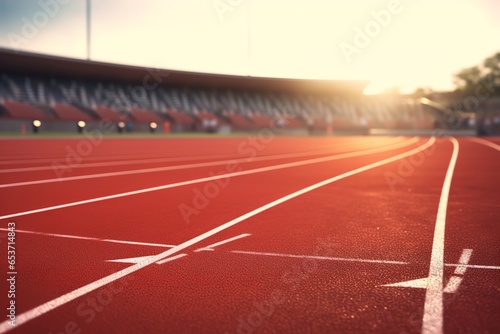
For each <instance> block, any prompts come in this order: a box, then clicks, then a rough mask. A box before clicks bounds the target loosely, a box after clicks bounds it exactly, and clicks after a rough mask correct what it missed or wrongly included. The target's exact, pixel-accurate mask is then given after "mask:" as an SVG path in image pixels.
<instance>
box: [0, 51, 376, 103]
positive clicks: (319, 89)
mask: <svg viewBox="0 0 500 334" xmlns="http://www.w3.org/2000/svg"><path fill="white" fill-rule="evenodd" d="M0 71H2V72H10V73H20V74H32V75H40V76H53V77H70V78H81V79H92V80H106V81H108V80H109V81H111V80H112V81H115V80H120V81H128V82H142V80H143V78H144V76H145V75H146V74H147V73H148V72H147V71H148V68H146V67H139V66H129V65H120V64H111V63H104V62H97V61H88V60H82V59H72V58H64V57H57V56H49V55H42V54H35V53H28V52H22V51H14V50H10V49H3V48H0ZM158 73H159V74H161V75H162V79H163V82H162V84H170V85H185V86H191V87H193V86H199V87H212V88H232V89H245V90H259V91H261V90H271V91H282V92H303V93H304V92H307V93H319V94H329V93H336V94H339V93H342V94H355V95H356V94H361V92H362V90H363V88H364V87H365V86H366V84H367V82H366V81H343V80H338V81H335V80H334V81H332V80H305V79H281V78H262V77H249V76H234V75H220V74H207V73H195V72H183V71H174V70H166V69H162V70H159V71H158Z"/></svg>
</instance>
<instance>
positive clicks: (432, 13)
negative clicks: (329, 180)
mask: <svg viewBox="0 0 500 334" xmlns="http://www.w3.org/2000/svg"><path fill="white" fill-rule="evenodd" d="M0 32H1V34H0V47H1V48H2V54H1V55H0V57H2V58H0V59H2V68H1V69H2V73H3V76H2V84H1V86H2V87H3V88H1V89H0V92H1V96H0V98H2V101H3V103H2V105H3V109H2V110H3V113H2V115H3V116H4V117H5V118H9V117H12V116H14V118H15V117H18V118H19V117H20V116H21V115H23V114H22V113H17V114H16V112H15V111H12V110H14V109H16V108H17V109H18V108H20V107H26V105H20V104H17V105H16V106H14V105H13V104H12V103H14V102H16V103H27V107H33V106H34V107H35V109H41V113H42V115H45V116H47V119H51V118H53V119H54V120H60V119H64V118H68V117H69V116H68V115H69V114H70V113H71V112H70V111H68V110H69V109H71V108H73V109H75V108H76V109H77V110H76V111H75V110H73V114H75V115H72V116H71V117H69V118H71V119H78V120H81V121H87V123H93V122H94V123H95V121H97V122H98V121H99V120H102V119H103V118H106V117H107V118H109V117H111V116H110V115H114V116H113V117H111V119H112V120H113V121H114V122H121V121H123V122H124V123H125V124H127V123H138V124H139V123H141V122H143V121H144V122H145V123H148V124H149V125H150V123H152V122H155V123H157V125H156V126H157V127H156V128H158V127H159V125H161V124H162V123H163V122H164V121H167V122H169V123H170V129H171V130H173V131H177V130H178V131H186V130H200V129H203V130H205V129H206V128H210V130H211V131H212V132H218V131H219V130H221V129H222V128H223V129H224V130H223V131H226V132H227V131H235V130H249V129H255V128H259V127H260V126H262V125H263V124H267V122H268V120H267V119H263V120H260V121H259V120H257V121H256V120H255V117H256V116H258V117H260V116H263V117H264V118H266V117H267V118H273V117H275V116H276V118H277V119H279V120H280V122H279V123H284V125H285V126H284V127H286V125H288V123H289V122H288V121H287V119H294V120H298V122H299V123H298V124H294V125H293V126H295V127H297V128H303V130H308V131H309V132H315V131H316V130H320V128H321V129H324V131H326V129H327V128H329V126H330V125H331V126H332V128H335V127H337V129H339V130H347V129H349V130H353V129H357V130H359V129H360V128H363V129H364V130H363V131H364V132H366V131H367V129H368V128H370V129H371V128H376V129H379V128H417V129H420V128H424V129H426V130H429V129H433V128H436V127H444V128H455V129H462V130H464V129H465V128H467V129H469V130H473V131H475V132H477V133H480V134H488V133H495V131H497V130H496V128H497V125H498V126H500V118H499V117H498V116H497V109H498V105H499V102H498V101H497V99H496V96H498V95H499V86H500V74H499V72H500V71H499V68H500V65H499V63H500V53H499V50H500V45H498V34H499V32H500V2H498V1H495V0H464V1H459V2H457V1H451V0H440V1H431V0H401V1H397V0H384V1H381V0H376V1H356V2H353V3H346V2H344V1H331V0H330V1H328V0H310V1H299V0H297V1H284V0H273V1H264V0H210V1H207V0H185V1H175V0H164V1H159V0H144V1H141V2H138V1H133V0H120V1H118V0H100V1H90V0H40V1H29V0H23V1H19V0H17V1H16V0H1V1H0ZM14 55H15V56H14ZM21 55H22V56H21ZM50 57H52V58H53V60H54V59H55V58H57V59H58V60H59V61H58V62H51V63H50V66H49V65H48V63H44V62H43V61H42V59H46V58H50ZM37 63H38V66H36V64H37ZM63 63H64V64H66V65H64V66H63V65H62V64H63ZM27 64H30V66H31V67H28V66H27ZM82 64H85V66H88V67H85V69H86V70H85V72H86V73H85V75H82V73H77V72H78V71H77V69H78V68H80V69H81V66H82ZM91 64H100V65H101V66H100V67H98V66H91ZM103 64H109V66H107V67H106V66H104V65H103ZM113 66H114V67H116V66H123V68H122V70H121V72H122V73H123V72H127V71H132V72H133V71H135V72H134V74H130V75H128V76H126V78H124V77H120V76H117V75H115V74H113V73H111V72H113V71H111V70H110V68H113ZM62 67H64V70H62V69H61V68H62ZM125 68H126V69H125ZM151 68H154V69H160V70H164V71H166V72H164V73H163V77H165V79H162V81H161V82H159V81H158V82H157V83H158V88H155V89H152V90H146V89H144V83H143V82H142V81H144V80H143V79H144V78H143V77H144V76H145V75H147V69H151ZM140 71H142V72H143V74H139V72H140ZM167 72H168V73H167ZM130 73H131V72H130ZM173 73H177V74H179V76H180V77H183V78H184V79H182V80H181V79H180V78H179V77H176V76H174V75H172V74H173ZM181 73H182V74H183V75H184V76H183V75H181ZM207 74H210V75H213V76H208V77H209V78H210V79H206V78H207ZM167 75H168V76H169V78H166V76H167ZM217 76H221V78H217ZM228 76H230V77H231V80H229V81H226V79H227V78H228ZM202 77H203V78H205V79H201V78H202ZM222 77H223V78H222ZM263 78H273V80H274V79H283V80H274V81H273V80H272V81H273V84H272V85H268V84H269V81H267V80H262V79H263ZM259 79H261V80H260V81H259ZM287 79H290V80H291V81H293V85H294V88H293V89H290V87H289V85H290V80H287ZM54 80H55V81H54ZM65 80H66V81H65ZM82 80H83V81H82ZM200 82H203V83H202V84H200ZM312 82H314V84H313V83H312ZM354 82H356V83H357V84H353V83H354ZM342 83H344V84H342ZM137 85H139V86H140V87H142V88H143V89H136V92H137V94H135V95H136V96H135V97H134V96H132V93H131V90H132V89H133V88H134V87H136V86H137ZM150 85H152V84H151V83H150ZM311 85H319V86H321V88H311V87H310V86H311ZM295 86H296V87H295ZM40 87H43V88H40ZM256 87H257V88H256ZM304 87H306V88H304ZM325 87H326V88H325ZM67 91H71V92H72V93H71V94H70V93H67ZM139 91H140V93H138V92H139ZM246 95H247V96H246ZM359 95H362V97H360V96H359ZM110 96H112V97H110ZM368 96H371V97H368ZM6 100H7V104H6V103H5V101H6ZM110 100H112V101H111V102H110ZM117 100H119V101H117ZM113 101H114V102H113ZM113 103H114V104H113ZM64 105H65V106H64ZM62 106H64V107H65V111H64V112H63V111H58V109H61V108H62ZM103 108H106V109H109V110H107V111H106V112H102V111H99V109H103ZM103 110H104V109H103ZM139 110H140V111H139ZM39 111H40V110H39ZM141 112H142V115H149V116H148V117H146V119H141V120H139V119H140V118H141V117H139V116H136V115H134V114H136V113H141ZM79 113H83V115H79ZM107 113H109V115H108V114H107ZM205 113H206V117H208V118H209V120H205V119H204V118H203V117H205V116H203V117H201V116H199V115H203V114H205ZM232 113H235V114H236V116H235V117H237V118H242V119H240V120H239V121H234V120H231V119H230V118H231V117H229V116H228V115H230V114H232ZM170 114H171V115H170ZM176 114H181V115H176ZM16 115H17V116H16ZM117 115H118V116H117ZM174 115H176V116H174ZM29 116H30V117H29V118H30V119H31V118H35V117H36V114H30V115H29ZM115 116H116V117H115ZM153 116H154V117H153ZM184 116H187V118H186V117H184ZM212 116H213V117H212ZM23 117H24V116H23ZM120 117H121V118H120ZM258 117H257V118H258ZM38 118H43V117H41V116H40V117H38ZM38 118H37V119H38ZM178 118H182V119H183V121H182V122H181V121H180V120H179V119H178ZM458 118H459V120H457V119H458ZM189 119H192V120H189ZM453 121H455V123H454V124H451V123H450V122H453ZM210 122H212V123H211V124H212V125H210V126H209V125H207V124H208V123H210ZM213 122H216V123H213ZM290 122H292V121H290ZM293 122H295V121H293ZM14 123H15V122H14ZM184 123H186V124H184ZM198 123H199V124H201V125H199V124H198ZM239 123H242V124H239ZM246 123H248V124H246ZM316 123H318V124H316ZM335 123H336V125H337V126H336V125H335ZM458 123H460V124H458ZM2 124H4V125H3V127H1V129H3V130H4V131H7V130H9V131H10V132H16V131H14V129H13V128H12V127H11V126H10V124H9V125H8V126H5V121H2ZM54 124H55V123H54ZM117 124H118V123H117ZM203 124H205V126H203ZM244 124H246V125H244ZM18 125H19V124H17V123H16V125H15V126H16V127H17V126H18ZM222 125H227V126H222ZM299 125H300V126H299ZM19 126H20V125H19ZM30 126H31V125H28V128H29V127H30ZM478 127H479V128H478ZM481 127H483V128H481ZM52 128H53V129H54V130H58V129H59V130H61V131H62V130H69V129H70V128H67V129H62V128H61V126H60V125H58V126H55V125H54V126H53V127H52ZM78 128H79V127H78ZM126 128H127V127H123V129H126ZM156 128H155V129H156ZM119 129H121V128H119V127H117V131H118V130H119ZM129 129H132V126H130V127H129ZM135 129H142V130H153V129H151V127H150V126H149V127H145V128H144V127H141V126H135ZM321 131H323V130H321Z"/></svg>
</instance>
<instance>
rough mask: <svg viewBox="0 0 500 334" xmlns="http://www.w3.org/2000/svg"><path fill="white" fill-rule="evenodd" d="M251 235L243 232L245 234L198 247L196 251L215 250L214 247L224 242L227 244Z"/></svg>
mask: <svg viewBox="0 0 500 334" xmlns="http://www.w3.org/2000/svg"><path fill="white" fill-rule="evenodd" d="M250 235H251V234H248V233H243V234H240V235H237V236H235V237H232V238H229V239H226V240H222V241H219V242H216V243H215V244H211V245H209V246H207V247H203V248H198V249H197V250H195V253H197V252H203V251H213V250H214V248H215V247H217V246H220V245H224V244H227V243H229V242H232V241H235V240H238V239H241V238H245V237H248V236H250Z"/></svg>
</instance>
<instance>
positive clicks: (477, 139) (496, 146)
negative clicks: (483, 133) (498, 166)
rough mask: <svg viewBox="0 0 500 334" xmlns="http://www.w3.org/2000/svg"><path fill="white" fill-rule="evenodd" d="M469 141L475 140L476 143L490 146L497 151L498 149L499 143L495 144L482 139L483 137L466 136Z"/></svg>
mask: <svg viewBox="0 0 500 334" xmlns="http://www.w3.org/2000/svg"><path fill="white" fill-rule="evenodd" d="M468 139H469V140H470V141H473V142H476V143H478V144H482V145H484V146H488V147H491V148H492V149H494V150H497V151H500V145H497V144H495V143H492V142H490V141H489V140H484V139H481V138H474V137H472V138H468Z"/></svg>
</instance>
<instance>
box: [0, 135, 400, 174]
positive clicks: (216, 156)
mask: <svg viewBox="0 0 500 334" xmlns="http://www.w3.org/2000/svg"><path fill="white" fill-rule="evenodd" d="M392 142H393V141H389V142H388V143H389V144H391V143H392ZM397 142H401V139H399V137H398V138H397V140H394V143H397ZM358 146H359V144H356V143H349V144H347V145H345V144H342V145H331V146H328V147H326V146H325V147H324V148H323V149H321V150H314V151H305V152H296V153H281V154H269V155H263V156H260V157H259V158H261V157H269V158H271V157H275V156H279V155H290V154H302V155H304V156H307V155H315V154H329V153H331V152H330V150H331V149H332V148H343V149H345V148H347V149H351V147H358ZM327 149H328V151H327ZM235 156H236V154H234V153H233V154H210V155H196V156H180V157H169V158H149V159H130V160H120V161H116V160H115V161H107V162H93V163H81V164H77V165H76V166H72V167H71V169H78V168H93V167H108V166H128V165H137V164H145V163H164V162H178V161H193V160H207V159H233V158H234V157H235ZM64 159H65V158H61V157H59V158H53V159H44V160H47V161H46V162H59V163H61V164H64V163H65V162H66V161H65V160H64ZM277 159H279V157H278V158H277ZM85 160H86V161H87V160H90V157H86V158H85ZM2 163H3V164H13V163H14V162H12V161H2V162H0V164H2ZM53 169H54V167H53V166H52V165H51V166H36V167H19V168H8V169H0V173H20V172H35V171H44V170H53Z"/></svg>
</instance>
